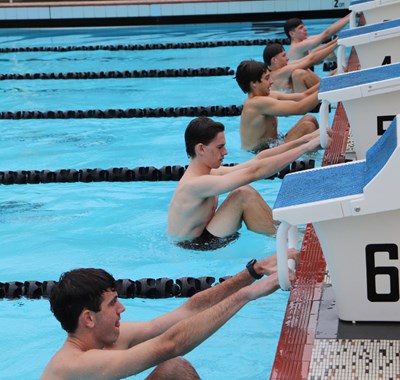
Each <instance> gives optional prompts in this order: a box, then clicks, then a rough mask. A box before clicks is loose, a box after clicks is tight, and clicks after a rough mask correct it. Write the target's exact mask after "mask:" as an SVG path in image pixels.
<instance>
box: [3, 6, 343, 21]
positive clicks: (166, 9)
mask: <svg viewBox="0 0 400 380" xmlns="http://www.w3.org/2000/svg"><path fill="white" fill-rule="evenodd" d="M8 1H9V2H6V1H5V0H0V20H1V23H0V27H1V28H14V27H31V28H32V27H77V26H122V25H131V26H132V25H157V24H183V23H184V24H188V23H189V24H191V23H210V22H242V21H270V20H277V19H279V20H284V19H287V18H290V17H294V16H296V17H300V18H334V17H342V16H344V15H345V14H346V13H348V7H349V3H350V0H330V1H326V0H309V1H301V0H300V1H298V0H246V1H239V0H230V1H226V0H225V1H220V0H184V1H183V0H155V1H144V0H126V1H123V0H121V1H113V2H111V1H109V2H107V1H57V2H54V1H53V2H37V1H26V0H16V1H13V0H8Z"/></svg>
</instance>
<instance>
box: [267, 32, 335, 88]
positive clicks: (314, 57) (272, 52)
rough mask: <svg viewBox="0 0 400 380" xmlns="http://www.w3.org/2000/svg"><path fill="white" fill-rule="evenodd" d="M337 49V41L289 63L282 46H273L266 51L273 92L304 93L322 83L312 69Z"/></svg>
mask: <svg viewBox="0 0 400 380" xmlns="http://www.w3.org/2000/svg"><path fill="white" fill-rule="evenodd" d="M336 47H337V39H335V40H332V41H331V42H329V43H327V44H325V45H323V48H322V49H319V50H317V51H313V52H311V53H310V54H308V55H306V56H305V57H303V58H300V59H298V60H295V61H290V62H288V61H289V58H288V56H287V55H286V52H285V49H284V48H283V46H282V45H280V44H271V45H269V46H266V47H265V49H264V54H263V58H264V63H265V64H266V65H267V67H268V69H269V70H270V76H271V81H272V85H271V90H274V91H281V92H286V93H292V92H303V91H306V90H308V89H309V88H311V87H313V86H314V85H316V84H318V83H319V82H320V77H319V76H318V75H317V74H315V73H314V72H313V71H312V70H311V68H312V67H313V66H314V65H316V64H318V63H320V62H321V61H323V59H324V58H326V57H327V56H328V55H329V54H330V53H332V52H333V51H334V50H335V48H336Z"/></svg>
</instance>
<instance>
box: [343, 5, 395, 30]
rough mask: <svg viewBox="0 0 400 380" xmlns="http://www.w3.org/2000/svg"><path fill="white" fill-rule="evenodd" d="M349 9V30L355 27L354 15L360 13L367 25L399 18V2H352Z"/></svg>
mask: <svg viewBox="0 0 400 380" xmlns="http://www.w3.org/2000/svg"><path fill="white" fill-rule="evenodd" d="M349 9H350V10H351V14H350V28H355V27H356V14H357V13H360V12H362V13H363V14H364V17H365V22H366V23H367V24H368V25H369V24H376V23H378V22H383V21H388V20H394V19H396V18H399V17H400V2H399V0H352V1H351V3H350V6H349Z"/></svg>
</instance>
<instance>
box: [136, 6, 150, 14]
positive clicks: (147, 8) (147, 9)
mask: <svg viewBox="0 0 400 380" xmlns="http://www.w3.org/2000/svg"><path fill="white" fill-rule="evenodd" d="M138 11H139V12H138V16H141V17H149V16H150V6H149V5H138Z"/></svg>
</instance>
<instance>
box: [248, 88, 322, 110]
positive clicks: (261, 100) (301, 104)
mask: <svg viewBox="0 0 400 380" xmlns="http://www.w3.org/2000/svg"><path fill="white" fill-rule="evenodd" d="M288 95H295V94H283V93H281V95H277V94H276V92H272V91H271V95H270V96H257V97H255V98H254V99H253V101H252V107H253V108H254V110H255V112H257V113H259V114H261V115H265V116H291V115H303V114H305V113H307V112H309V111H311V110H312V109H313V108H315V107H316V106H317V105H318V103H319V100H318V92H317V91H313V92H312V93H311V94H310V95H308V96H303V98H302V99H301V100H298V101H295V100H293V99H296V98H295V97H293V96H292V97H291V98H287V96H288ZM295 96H297V97H298V96H299V95H295ZM300 96H301V94H300ZM289 99H292V100H289Z"/></svg>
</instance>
